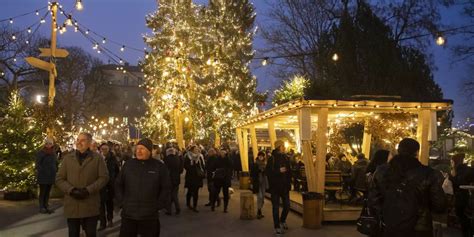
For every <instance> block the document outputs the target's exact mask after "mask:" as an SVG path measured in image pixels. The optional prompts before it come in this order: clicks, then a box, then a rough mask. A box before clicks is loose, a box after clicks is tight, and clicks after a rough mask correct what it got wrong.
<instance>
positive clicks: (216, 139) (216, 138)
mask: <svg viewBox="0 0 474 237" xmlns="http://www.w3.org/2000/svg"><path fill="white" fill-rule="evenodd" d="M220 146H221V134H220V133H219V131H218V130H217V129H215V130H214V147H215V148H219V147H220Z"/></svg>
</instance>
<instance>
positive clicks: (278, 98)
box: [272, 75, 309, 106]
mask: <svg viewBox="0 0 474 237" xmlns="http://www.w3.org/2000/svg"><path fill="white" fill-rule="evenodd" d="M308 85H309V80H308V79H306V78H304V77H302V76H298V75H297V76H295V77H293V79H292V80H291V81H284V82H283V83H282V85H281V86H280V88H278V89H276V90H275V92H274V94H273V100H272V103H273V105H275V106H277V105H281V104H284V103H286V102H289V101H292V100H296V99H299V98H303V97H304V90H305V89H306V88H307V87H308Z"/></svg>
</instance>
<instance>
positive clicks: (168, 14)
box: [142, 0, 200, 140]
mask: <svg viewBox="0 0 474 237" xmlns="http://www.w3.org/2000/svg"><path fill="white" fill-rule="evenodd" d="M197 11H198V8H197V6H195V5H194V4H193V3H192V1H191V0H161V1H159V7H158V10H157V11H156V12H155V13H154V14H151V15H148V16H147V19H146V20H147V25H148V27H149V28H151V29H152V30H153V35H151V36H147V37H145V42H146V43H147V44H148V46H149V47H150V48H151V49H152V51H151V52H150V53H149V54H148V56H147V57H146V59H145V60H144V62H143V65H142V68H143V70H144V73H145V86H146V89H147V92H148V95H149V98H148V100H147V105H148V110H147V113H146V115H145V119H144V120H142V127H143V129H144V132H145V133H147V134H148V135H150V136H151V137H153V138H154V139H156V140H158V139H163V140H164V139H170V138H174V137H175V136H176V134H175V127H174V126H175V120H176V119H178V118H177V116H178V115H177V114H176V112H177V111H179V112H180V113H186V112H188V113H189V112H191V110H192V108H191V101H192V100H194V96H195V92H196V86H195V83H194V81H193V78H194V77H195V76H196V73H197V72H196V70H195V68H194V67H193V66H194V64H193V60H199V59H197V53H198V52H197V49H198V48H197V45H198V44H199V42H200V40H199V39H198V34H197V27H198V25H197V23H196V20H197Z"/></svg>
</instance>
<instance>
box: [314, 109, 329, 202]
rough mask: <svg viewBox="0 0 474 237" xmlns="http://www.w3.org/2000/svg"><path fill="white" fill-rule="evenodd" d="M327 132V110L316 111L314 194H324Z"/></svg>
mask: <svg viewBox="0 0 474 237" xmlns="http://www.w3.org/2000/svg"><path fill="white" fill-rule="evenodd" d="M327 132H328V108H321V109H319V110H318V130H317V131H316V133H317V135H316V137H317V143H316V164H315V165H316V179H317V182H316V184H317V186H316V192H318V193H324V182H325V175H326V153H327V146H328V145H327V142H328V137H327V135H326V134H327Z"/></svg>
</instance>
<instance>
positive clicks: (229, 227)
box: [0, 187, 460, 237]
mask: <svg viewBox="0 0 474 237" xmlns="http://www.w3.org/2000/svg"><path fill="white" fill-rule="evenodd" d="M235 190H236V192H235V193H234V194H232V195H231V200H230V203H229V213H224V212H223V207H222V206H221V207H219V208H216V211H215V212H211V210H210V208H209V207H205V206H204V204H205V203H207V201H208V193H207V188H206V187H204V188H203V189H201V190H200V195H199V207H198V210H199V213H194V212H192V211H190V210H187V209H186V206H185V205H184V190H183V188H181V191H180V198H181V200H180V201H181V204H182V206H183V207H184V208H183V209H182V211H181V214H180V215H179V216H176V215H173V216H166V215H164V214H163V215H161V217H160V221H161V236H162V237H163V236H164V237H174V236H176V237H183V236H184V237H185V236H192V237H201V236H202V237H210V236H226V237H227V236H229V237H234V236H235V237H237V236H239V237H241V236H262V237H265V236H274V234H273V223H272V217H271V205H270V202H269V200H266V201H265V208H264V211H263V212H264V214H265V218H263V219H261V220H257V219H255V220H240V219H239V215H240V213H239V212H240V200H239V195H240V193H239V191H238V189H235ZM0 210H1V209H0ZM0 214H1V215H2V218H4V215H3V213H0ZM9 215H12V216H13V215H14V214H13V213H9ZM115 216H116V217H114V224H115V226H114V227H113V228H107V229H106V230H105V231H102V232H99V236H118V234H119V229H120V220H119V219H120V218H119V215H118V214H116V215H115ZM7 218H8V217H7ZM287 223H288V226H289V230H288V231H287V233H286V234H285V236H295V237H296V236H298V237H305V236H308V237H309V236H311V237H312V236H319V237H339V236H340V237H359V236H364V235H361V234H359V233H358V232H357V231H356V227H355V223H353V222H349V223H347V222H344V223H325V224H324V226H323V228H322V229H320V230H309V229H305V228H302V227H301V225H302V217H301V216H300V215H298V214H296V213H293V212H291V213H290V214H289V216H288V220H287ZM448 232H449V233H448ZM456 233H459V232H457V231H454V232H453V231H452V230H450V231H446V233H445V234H444V235H443V236H445V237H446V236H448V237H451V236H452V237H454V236H460V233H459V235H458V234H456ZM0 236H7V237H16V236H18V237H24V236H46V237H60V236H67V225H66V220H65V218H64V217H63V209H62V207H61V208H58V209H57V210H56V212H55V213H53V214H51V215H44V214H34V215H32V216H29V217H27V218H24V219H22V220H19V221H16V222H14V223H11V224H8V226H0Z"/></svg>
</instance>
